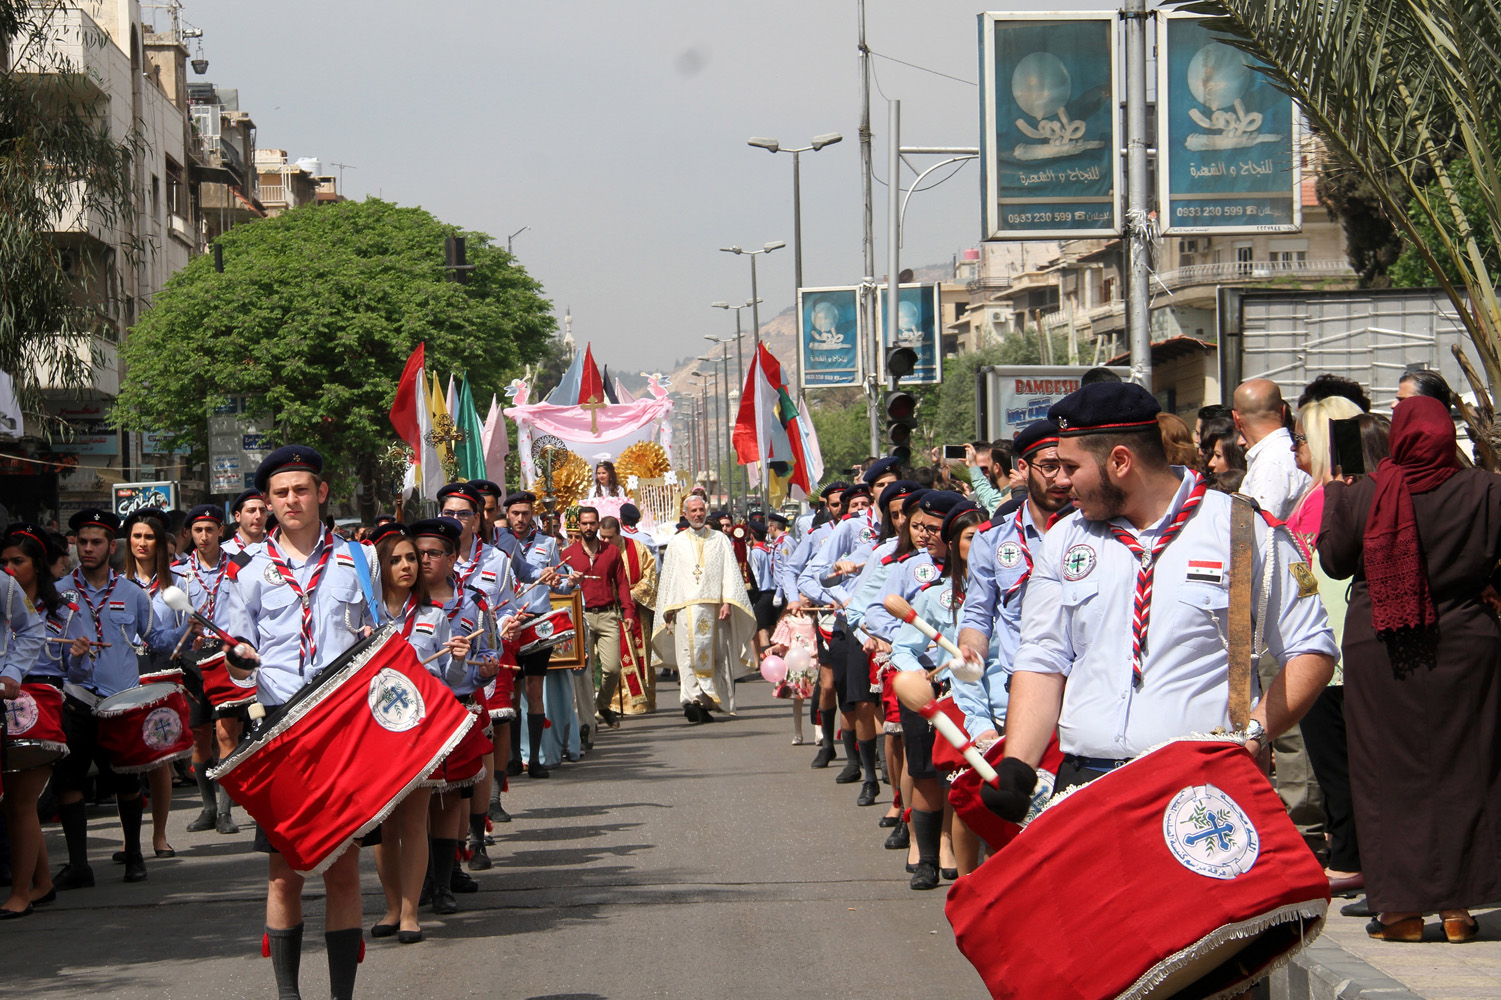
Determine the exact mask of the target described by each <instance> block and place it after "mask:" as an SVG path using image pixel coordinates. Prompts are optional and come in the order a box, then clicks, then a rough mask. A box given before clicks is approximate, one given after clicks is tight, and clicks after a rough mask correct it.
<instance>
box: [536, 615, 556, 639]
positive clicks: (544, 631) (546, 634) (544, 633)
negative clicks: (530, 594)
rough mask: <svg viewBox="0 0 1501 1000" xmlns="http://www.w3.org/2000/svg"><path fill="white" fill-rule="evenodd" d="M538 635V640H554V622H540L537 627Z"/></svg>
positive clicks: (544, 620)
mask: <svg viewBox="0 0 1501 1000" xmlns="http://www.w3.org/2000/svg"><path fill="white" fill-rule="evenodd" d="M536 633H537V638H538V639H550V638H552V622H550V621H548V620H547V619H546V618H544V619H542V620H541V621H539V622H538V623H537V626H536Z"/></svg>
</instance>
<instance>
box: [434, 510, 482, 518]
mask: <svg viewBox="0 0 1501 1000" xmlns="http://www.w3.org/2000/svg"><path fill="white" fill-rule="evenodd" d="M438 513H440V514H442V515H443V516H444V517H451V518H454V519H455V520H459V521H467V520H469V519H470V518H472V517H473V516H474V511H472V510H443V511H439V512H438Z"/></svg>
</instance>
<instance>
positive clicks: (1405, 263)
mask: <svg viewBox="0 0 1501 1000" xmlns="http://www.w3.org/2000/svg"><path fill="white" fill-rule="evenodd" d="M1449 173H1450V176H1451V177H1452V178H1453V181H1454V191H1455V193H1456V194H1457V195H1458V196H1459V202H1460V205H1461V206H1462V207H1463V209H1464V211H1465V213H1466V214H1467V215H1470V216H1472V217H1476V218H1480V217H1483V216H1484V213H1485V201H1484V196H1483V195H1482V193H1481V191H1480V184H1479V182H1478V181H1477V180H1476V179H1475V171H1473V170H1471V169H1470V165H1469V164H1468V163H1465V162H1464V161H1463V160H1460V161H1456V162H1455V163H1454V164H1453V165H1452V166H1451V167H1450V169H1449ZM1440 194H1441V192H1439V191H1438V190H1437V185H1430V186H1429V189H1428V196H1429V198H1430V199H1432V198H1437V197H1440ZM1407 211H1408V216H1409V217H1410V218H1411V219H1412V224H1413V226H1414V227H1415V228H1416V229H1417V230H1418V232H1420V233H1422V234H1423V236H1424V238H1425V239H1426V240H1427V241H1428V242H1429V243H1430V244H1434V245H1436V244H1438V243H1440V242H1441V239H1448V240H1453V238H1454V236H1455V234H1454V233H1453V232H1452V231H1451V232H1449V233H1445V234H1443V236H1442V237H1441V236H1440V234H1439V233H1438V232H1437V231H1436V229H1435V227H1434V223H1433V222H1432V221H1431V220H1429V218H1428V217H1427V216H1426V215H1424V214H1423V212H1422V211H1421V210H1420V209H1419V207H1418V206H1417V205H1410V206H1409V208H1408V210H1407ZM1442 224H1444V225H1449V223H1448V222H1447V221H1444V222H1443V223H1442ZM1451 228H1452V227H1451ZM1475 238H1476V241H1477V242H1478V243H1479V245H1480V252H1481V256H1482V258H1483V259H1484V260H1485V262H1486V269H1487V270H1488V271H1489V272H1490V279H1491V282H1492V283H1493V284H1494V283H1495V282H1496V281H1497V280H1501V278H1498V276H1501V255H1498V253H1497V247H1496V234H1495V232H1494V231H1493V230H1491V229H1489V228H1486V229H1481V230H1479V231H1477V233H1476V234H1475ZM1439 262H1440V264H1441V266H1442V267H1443V271H1444V277H1445V278H1447V279H1448V280H1449V281H1450V282H1452V283H1454V284H1460V285H1462V284H1463V283H1464V276H1463V275H1462V274H1461V273H1460V272H1459V269H1458V268H1456V267H1455V266H1454V261H1453V259H1452V258H1451V257H1449V256H1447V255H1444V256H1441V257H1440V258H1439ZM1391 278H1392V284H1393V285H1395V286H1397V287H1398V288H1419V287H1424V286H1429V285H1434V284H1437V279H1436V278H1435V277H1434V274H1433V270H1432V268H1431V267H1429V265H1428V262H1427V261H1426V260H1424V259H1423V257H1422V255H1421V254H1420V253H1418V251H1417V250H1416V249H1414V248H1413V247H1408V248H1407V249H1406V250H1404V251H1403V252H1402V255H1401V256H1400V257H1398V258H1397V261H1396V263H1395V264H1393V265H1392V269H1391Z"/></svg>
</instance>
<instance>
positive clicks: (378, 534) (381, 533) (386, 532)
mask: <svg viewBox="0 0 1501 1000" xmlns="http://www.w3.org/2000/svg"><path fill="white" fill-rule="evenodd" d="M392 535H397V536H400V537H401V538H411V537H412V529H411V528H408V527H407V526H406V525H404V524H402V523H401V522H400V521H398V520H396V519H394V518H393V519H391V520H389V521H387V522H386V523H385V524H378V525H376V526H375V527H373V528H371V529H370V533H369V534H368V535H366V536H365V541H367V542H369V543H370V544H371V545H375V544H378V543H379V542H380V541H381V540H382V539H384V538H388V537H390V536H392Z"/></svg>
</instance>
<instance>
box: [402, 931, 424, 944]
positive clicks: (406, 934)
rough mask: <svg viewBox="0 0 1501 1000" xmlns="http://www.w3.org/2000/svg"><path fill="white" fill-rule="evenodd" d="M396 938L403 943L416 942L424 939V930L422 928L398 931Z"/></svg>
mask: <svg viewBox="0 0 1501 1000" xmlns="http://www.w3.org/2000/svg"><path fill="white" fill-rule="evenodd" d="M396 940H397V941H400V942H401V943H402V944H416V943H417V942H419V941H421V940H422V932H421V931H420V930H419V931H397V932H396Z"/></svg>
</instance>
